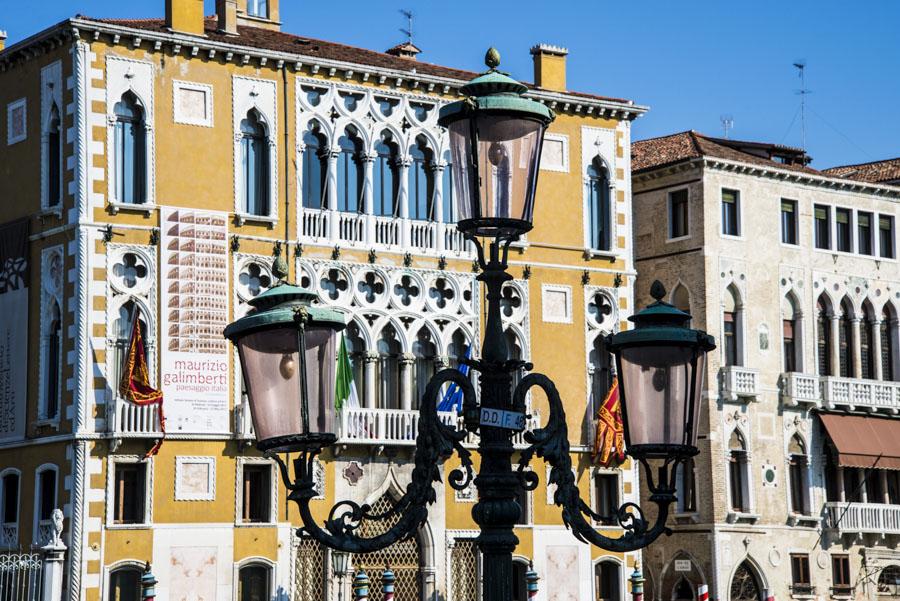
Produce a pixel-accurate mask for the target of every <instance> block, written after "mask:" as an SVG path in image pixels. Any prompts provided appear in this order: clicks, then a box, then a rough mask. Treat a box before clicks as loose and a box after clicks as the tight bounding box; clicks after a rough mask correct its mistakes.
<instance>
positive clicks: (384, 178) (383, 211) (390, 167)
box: [372, 132, 400, 217]
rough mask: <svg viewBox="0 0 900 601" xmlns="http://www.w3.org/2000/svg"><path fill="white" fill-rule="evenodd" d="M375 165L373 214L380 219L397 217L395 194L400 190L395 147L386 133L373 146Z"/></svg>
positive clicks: (397, 209)
mask: <svg viewBox="0 0 900 601" xmlns="http://www.w3.org/2000/svg"><path fill="white" fill-rule="evenodd" d="M375 153H376V155H377V156H376V158H375V165H374V166H373V171H372V176H373V181H372V190H373V194H374V204H375V214H376V215H379V216H382V217H397V216H398V214H399V207H398V206H397V194H398V192H399V190H400V180H399V178H398V177H399V176H398V170H397V166H398V160H399V159H398V153H397V146H396V144H395V143H394V141H393V138H391V135H390V134H388V133H386V132H385V133H384V134H382V136H381V138H380V139H379V140H378V142H377V143H376V144H375Z"/></svg>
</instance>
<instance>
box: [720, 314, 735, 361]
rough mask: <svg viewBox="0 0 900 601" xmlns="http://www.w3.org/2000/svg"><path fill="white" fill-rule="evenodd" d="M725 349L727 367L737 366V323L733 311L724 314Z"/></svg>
mask: <svg viewBox="0 0 900 601" xmlns="http://www.w3.org/2000/svg"><path fill="white" fill-rule="evenodd" d="M722 334H723V338H724V341H723V342H724V349H725V365H737V364H738V360H737V323H736V321H735V314H734V312H732V311H725V313H724V328H723V331H722Z"/></svg>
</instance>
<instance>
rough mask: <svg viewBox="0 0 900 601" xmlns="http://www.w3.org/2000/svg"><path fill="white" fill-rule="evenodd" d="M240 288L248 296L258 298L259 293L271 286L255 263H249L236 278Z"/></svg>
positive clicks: (270, 282)
mask: <svg viewBox="0 0 900 601" xmlns="http://www.w3.org/2000/svg"><path fill="white" fill-rule="evenodd" d="M238 279H239V282H240V284H241V286H243V287H244V289H245V290H247V292H248V293H249V294H250V296H259V293H260V292H262V291H263V290H265V289H266V288H268V287H269V286H271V285H272V278H270V277H269V276H268V275H267V274H266V273H265V272H264V271H263V269H262V267H261V266H260V265H258V264H257V263H250V264H249V265H248V266H247V268H246V269H245V270H243V271H242V272H241V274H240V275H239V276H238Z"/></svg>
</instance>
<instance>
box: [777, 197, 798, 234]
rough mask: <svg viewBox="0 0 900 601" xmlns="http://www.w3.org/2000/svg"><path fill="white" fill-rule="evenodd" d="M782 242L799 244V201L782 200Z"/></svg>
mask: <svg viewBox="0 0 900 601" xmlns="http://www.w3.org/2000/svg"><path fill="white" fill-rule="evenodd" d="M781 241H782V242H784V243H785V244H797V201H796V200H784V199H782V200H781Z"/></svg>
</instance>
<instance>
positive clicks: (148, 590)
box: [141, 561, 157, 601]
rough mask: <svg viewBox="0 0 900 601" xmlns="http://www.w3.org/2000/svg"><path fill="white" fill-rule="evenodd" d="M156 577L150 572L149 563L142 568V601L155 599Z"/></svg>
mask: <svg viewBox="0 0 900 601" xmlns="http://www.w3.org/2000/svg"><path fill="white" fill-rule="evenodd" d="M156 583H157V581H156V576H154V575H153V572H151V571H150V562H149V561H148V562H147V563H146V565H145V566H144V573H143V574H141V599H143V601H153V600H154V599H156Z"/></svg>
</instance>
